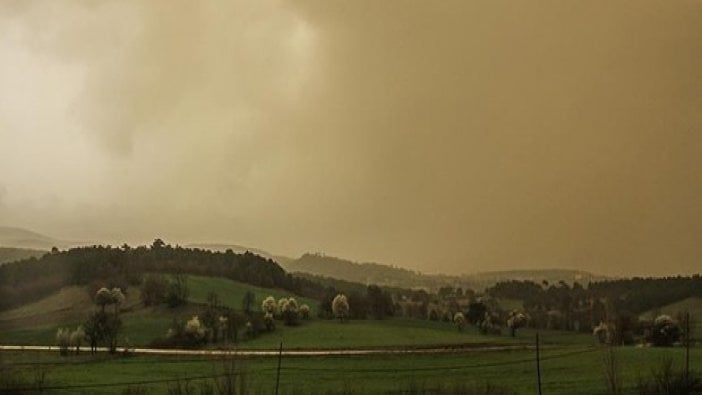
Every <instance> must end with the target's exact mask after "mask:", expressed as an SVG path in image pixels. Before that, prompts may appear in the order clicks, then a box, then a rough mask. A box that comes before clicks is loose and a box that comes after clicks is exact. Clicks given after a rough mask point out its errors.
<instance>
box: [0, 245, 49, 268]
mask: <svg viewBox="0 0 702 395" xmlns="http://www.w3.org/2000/svg"><path fill="white" fill-rule="evenodd" d="M44 254H46V251H42V250H30V249H28V248H13V247H0V265H2V264H3V263H7V262H14V261H19V260H22V259H27V258H32V257H35V258H39V257H40V256H42V255H44Z"/></svg>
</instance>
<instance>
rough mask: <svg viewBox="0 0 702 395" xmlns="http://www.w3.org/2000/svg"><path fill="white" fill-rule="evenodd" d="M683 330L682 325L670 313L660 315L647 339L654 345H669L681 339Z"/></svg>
mask: <svg viewBox="0 0 702 395" xmlns="http://www.w3.org/2000/svg"><path fill="white" fill-rule="evenodd" d="M681 335H682V330H681V328H680V325H678V323H677V322H675V321H673V319H672V318H671V317H670V316H669V315H665V314H664V315H660V316H658V317H657V318H656V319H655V320H654V321H653V325H652V326H651V328H650V329H649V331H648V333H647V339H646V340H647V341H648V342H649V343H651V344H653V345H654V346H659V347H668V346H672V345H673V343H676V342H678V341H679V340H680V337H681Z"/></svg>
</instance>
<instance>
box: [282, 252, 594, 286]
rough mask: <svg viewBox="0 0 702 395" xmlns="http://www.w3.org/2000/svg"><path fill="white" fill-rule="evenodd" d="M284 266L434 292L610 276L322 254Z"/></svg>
mask: <svg viewBox="0 0 702 395" xmlns="http://www.w3.org/2000/svg"><path fill="white" fill-rule="evenodd" d="M281 265H282V266H283V267H284V268H285V269H286V270H287V271H289V272H298V273H307V274H313V275H317V276H324V277H332V278H336V279H340V280H345V281H351V282H356V283H362V284H377V285H381V286H385V287H398V288H414V289H416V288H422V289H427V290H431V291H436V290H438V289H439V288H441V287H444V286H452V287H462V288H470V289H474V290H483V289H485V288H488V287H490V286H492V285H494V284H496V283H498V282H500V281H505V280H528V281H534V282H539V283H541V282H542V281H548V282H549V283H557V282H559V281H564V282H566V283H568V284H572V283H573V282H579V283H581V284H587V283H588V282H591V281H598V280H604V279H607V277H604V276H599V275H595V274H592V273H589V272H585V271H579V270H561V269H558V270H550V269H544V270H511V271H495V272H482V273H476V274H467V275H461V276H450V275H445V274H425V273H421V272H418V271H412V270H407V269H403V268H400V267H396V266H388V265H383V264H379V263H357V262H353V261H350V260H346V259H342V258H337V257H332V256H327V255H322V254H304V255H302V256H301V257H300V258H298V259H293V260H289V261H287V262H284V263H281Z"/></svg>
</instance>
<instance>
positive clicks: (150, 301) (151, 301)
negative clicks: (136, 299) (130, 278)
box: [141, 274, 168, 306]
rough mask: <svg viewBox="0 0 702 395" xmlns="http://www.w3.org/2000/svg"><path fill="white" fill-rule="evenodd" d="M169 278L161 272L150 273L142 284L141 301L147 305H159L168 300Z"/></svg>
mask: <svg viewBox="0 0 702 395" xmlns="http://www.w3.org/2000/svg"><path fill="white" fill-rule="evenodd" d="M167 289H168V280H167V279H166V277H164V276H163V275H161V274H149V275H146V276H145V277H144V281H143V282H142V284H141V301H142V302H143V303H144V305H145V306H152V305H158V304H161V303H163V302H164V301H165V300H166V290H167Z"/></svg>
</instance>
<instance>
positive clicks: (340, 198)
mask: <svg viewBox="0 0 702 395" xmlns="http://www.w3.org/2000/svg"><path fill="white" fill-rule="evenodd" d="M700 20H702V2H699V1H695V0H690V1H683V0H675V1H649V0H637V1H621V2H611V1H608V0H595V1H592V0H587V1H562V0H553V1H529V2H523V1H517V0H510V1H500V0H491V1H487V0H481V1H479V0H476V1H450V0H447V1H441V2H428V1H414V0H403V1H400V0H386V1H364V0H357V1H347V2H340V1H339V2H330V1H322V0H320V1H304V0H303V1H297V0H293V1H286V2H280V1H273V0H271V1H258V0H256V1H253V0H252V1H210V2H191V1H170V0H169V1H166V0H155V1H129V0H120V1H102V2H93V1H83V0H73V1H72V0H57V1H19V0H9V1H3V2H1V3H0V225H6V226H8V225H9V226H18V227H24V228H29V229H32V230H35V231H39V232H42V233H47V234H50V235H52V236H54V237H59V238H62V239H67V240H88V241H94V242H101V243H112V244H121V243H122V242H129V243H132V244H135V243H147V242H149V241H150V240H153V239H154V238H155V237H161V238H163V239H164V240H166V241H168V242H172V243H183V244H184V243H191V242H220V243H237V244H243V245H249V246H253V247H259V248H262V249H265V250H268V251H271V252H273V253H278V254H285V255H289V256H299V255H300V254H302V253H303V252H306V251H311V252H323V253H326V254H329V255H335V256H342V257H346V258H350V259H354V260H359V261H376V262H383V263H387V264H394V265H397V266H401V267H406V268H410V269H416V270H422V271H425V272H430V273H433V272H445V273H471V272H475V271H486V270H505V269H529V268H568V269H583V270H589V271H593V272H596V273H602V274H613V275H632V274H636V275H666V274H678V273H696V272H700V268H701V267H702V264H701V263H702V243H700V240H702V111H700V109H701V108H702V24H700V23H699V21H700Z"/></svg>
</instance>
